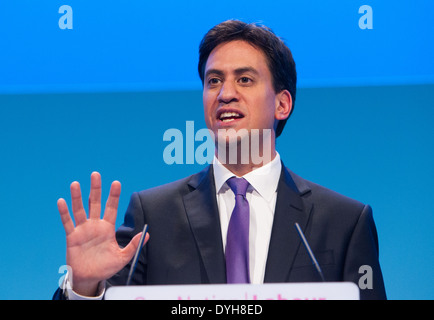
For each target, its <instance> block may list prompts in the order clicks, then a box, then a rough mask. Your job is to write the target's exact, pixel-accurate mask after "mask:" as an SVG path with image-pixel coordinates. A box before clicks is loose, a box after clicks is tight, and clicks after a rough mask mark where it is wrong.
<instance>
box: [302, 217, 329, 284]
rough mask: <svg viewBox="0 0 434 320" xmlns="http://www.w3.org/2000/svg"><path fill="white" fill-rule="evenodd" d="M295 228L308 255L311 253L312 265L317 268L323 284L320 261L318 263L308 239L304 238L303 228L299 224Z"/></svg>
mask: <svg viewBox="0 0 434 320" xmlns="http://www.w3.org/2000/svg"><path fill="white" fill-rule="evenodd" d="M295 228H296V229H297V232H298V235H299V236H300V238H301V241H302V242H303V244H304V247H305V248H306V250H307V253H309V256H310V259H311V260H312V263H313V265H314V266H315V269H316V271H318V274H319V275H320V277H321V280H322V281H323V282H325V279H324V274H323V273H322V270H321V267H320V266H319V264H318V261H316V259H315V256H314V254H313V252H312V250H311V249H310V246H309V243H308V242H307V240H306V237H305V236H304V234H303V231H301V228H300V226H299V225H298V223H297V222H296V223H295Z"/></svg>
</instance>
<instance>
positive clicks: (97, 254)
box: [57, 172, 149, 296]
mask: <svg viewBox="0 0 434 320" xmlns="http://www.w3.org/2000/svg"><path fill="white" fill-rule="evenodd" d="M120 193H121V184H120V183H119V181H114V182H113V183H112V185H111V188H110V194H109V196H108V199H107V202H106V206H105V210H104V216H103V218H102V219H101V217H100V215H101V175H100V174H99V173H98V172H93V173H92V175H91V187H90V195H89V217H87V216H86V211H85V210H84V208H83V201H82V197H81V190H80V184H79V183H78V182H73V183H72V184H71V204H72V212H73V216H74V220H75V226H74V222H73V221H72V219H71V215H70V214H69V210H68V206H67V204H66V202H65V200H64V199H59V200H58V201H57V207H58V209H59V212H60V217H61V219H62V223H63V227H64V228H65V232H66V263H67V264H68V265H69V266H70V267H71V269H72V275H73V284H72V288H73V290H74V291H75V292H77V293H79V294H82V295H87V296H92V295H95V294H96V288H97V286H98V283H99V282H100V281H103V280H106V279H108V278H110V277H111V276H113V275H114V274H115V273H117V272H118V271H119V270H121V269H122V268H123V267H124V266H125V265H127V264H128V262H129V261H130V260H131V259H132V258H133V256H134V253H135V250H136V249H137V246H138V243H139V240H140V236H141V233H139V234H137V235H136V236H135V237H134V238H133V239H132V240H131V241H130V243H129V244H128V245H127V246H126V247H125V248H120V247H119V245H118V243H117V241H116V237H115V223H116V215H117V209H118V203H119V196H120ZM148 239H149V234H146V238H145V241H144V243H146V242H147V241H148Z"/></svg>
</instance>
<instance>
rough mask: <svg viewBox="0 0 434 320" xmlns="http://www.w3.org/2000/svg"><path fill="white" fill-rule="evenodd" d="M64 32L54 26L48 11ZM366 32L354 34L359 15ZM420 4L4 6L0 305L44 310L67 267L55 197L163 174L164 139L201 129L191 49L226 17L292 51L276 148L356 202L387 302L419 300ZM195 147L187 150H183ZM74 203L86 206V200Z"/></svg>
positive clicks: (423, 199)
mask: <svg viewBox="0 0 434 320" xmlns="http://www.w3.org/2000/svg"><path fill="white" fill-rule="evenodd" d="M64 4H67V5H70V6H71V7H72V9H73V29H72V30H61V29H60V28H59V26H58V21H59V18H60V17H61V16H62V14H59V13H58V9H59V7H60V6H61V5H64ZM364 4H367V5H370V6H371V7H372V9H373V27H374V28H373V29H372V30H361V29H360V28H359V25H358V21H359V18H360V17H361V16H362V15H361V14H359V13H358V9H359V7H360V6H361V5H364ZM432 12H434V2H433V1H429V0H426V1H422V0H420V1H384V0H383V1H374V0H369V1H366V2H361V1H354V0H341V1H326V2H324V1H267V2H263V1H219V2H218V3H209V4H208V3H206V4H205V3H204V2H199V1H165V2H161V3H156V2H150V1H146V2H145V1H133V0H131V1H126V2H124V3H122V4H120V2H118V1H92V2H91V3H89V1H67V2H63V1H38V2H35V1H23V0H22V1H14V2H12V1H10V0H9V1H2V2H1V3H0V215H1V219H0V227H1V229H0V230H1V232H0V248H1V249H0V259H1V260H0V299H49V298H51V295H52V293H53V292H54V290H55V289H56V287H57V283H58V280H59V278H60V277H61V276H62V275H63V273H58V270H59V267H60V266H62V265H63V264H64V263H65V236H64V231H63V227H62V225H61V222H60V218H59V215H58V212H57V207H56V201H57V199H58V198H59V197H65V198H66V199H67V200H68V202H69V184H70V183H71V182H72V181H74V180H78V181H80V182H81V185H82V189H83V190H82V191H83V195H84V197H85V198H86V197H87V194H88V192H89V178H90V173H91V172H92V171H94V170H96V171H99V172H100V173H101V174H102V178H103V188H104V190H103V191H104V192H103V197H106V196H107V193H108V189H109V185H110V182H111V181H113V180H115V179H116V180H120V181H121V183H122V186H123V190H122V196H121V201H120V205H119V214H118V220H117V221H118V223H117V224H118V225H120V224H121V223H122V220H123V214H124V212H125V209H126V207H127V205H128V202H129V197H130V195H131V193H132V192H133V191H138V190H142V189H145V188H149V187H152V186H156V185H160V184H162V183H166V182H169V181H173V180H175V179H178V178H181V177H184V176H186V175H189V174H192V173H195V172H197V171H198V170H200V169H201V166H199V165H198V164H194V165H186V164H184V165H171V166H169V165H167V164H165V163H164V161H163V150H164V148H165V147H166V146H167V145H168V142H165V141H163V134H164V132H165V130H167V129H170V128H177V129H179V130H181V131H182V132H183V133H185V124H186V121H194V124H195V130H196V131H197V130H199V129H201V128H205V124H204V121H203V112H202V108H203V107H202V93H201V83H200V80H199V78H198V76H197V58H198V53H197V52H198V44H199V42H200V40H201V38H202V36H203V35H204V34H205V33H206V31H208V29H209V28H211V27H212V26H214V25H215V24H217V23H219V22H221V21H223V20H226V19H230V18H237V19H241V20H244V21H247V22H258V21H260V22H263V23H264V24H265V25H267V26H269V27H271V28H272V29H273V30H274V31H275V32H276V34H278V35H279V36H281V37H282V38H283V39H284V40H285V41H286V43H287V44H288V45H289V47H290V48H291V50H292V52H293V55H294V58H295V61H296V63H297V71H298V75H299V85H298V94H297V102H296V106H295V111H294V113H293V115H292V117H291V119H290V120H289V121H288V123H287V126H286V128H285V131H284V133H283V135H282V136H281V137H280V138H279V139H278V141H277V148H278V151H279V152H280V154H281V156H282V158H283V160H284V162H285V164H286V166H288V167H290V168H291V169H292V170H293V171H295V172H296V173H298V174H300V175H301V176H303V177H305V178H307V179H310V180H312V181H314V182H317V183H320V184H322V185H324V186H327V187H329V188H331V189H334V190H336V191H338V192H341V193H343V194H345V195H348V196H350V197H353V198H356V199H358V200H360V201H363V202H365V203H369V204H370V205H371V206H372V207H373V209H374V218H375V220H376V224H377V229H378V232H379V240H380V262H381V265H382V268H383V274H384V278H385V283H386V289H387V292H388V296H389V298H391V299H433V298H434V292H433V291H434V290H433V289H432V288H433V285H434V276H433V273H432V266H433V265H434V255H433V232H432V230H433V227H434V223H433V214H434V204H433V201H432V199H433V195H434V188H433V187H432V181H433V179H434V169H433V160H434V151H433V141H434V140H433V138H434V127H433V125H432V120H433V119H434V111H433V107H434V95H433V93H434V63H433V62H432V57H433V56H434V47H433V43H434V39H433V38H434V26H433V24H432V18H433V17H432V16H433V14H432ZM198 144H200V143H196V147H197V146H198ZM85 202H86V200H85Z"/></svg>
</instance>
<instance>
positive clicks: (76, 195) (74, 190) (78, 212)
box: [71, 181, 87, 226]
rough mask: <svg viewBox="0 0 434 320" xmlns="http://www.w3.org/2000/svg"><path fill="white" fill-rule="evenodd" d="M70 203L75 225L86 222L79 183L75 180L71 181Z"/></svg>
mask: <svg viewBox="0 0 434 320" xmlns="http://www.w3.org/2000/svg"><path fill="white" fill-rule="evenodd" d="M71 204H72V214H73V215H74V219H75V223H76V225H77V226H78V225H79V224H81V223H84V222H86V219H87V218H86V211H84V208H83V201H82V199H81V190H80V184H79V183H78V182H77V181H74V182H73V183H71Z"/></svg>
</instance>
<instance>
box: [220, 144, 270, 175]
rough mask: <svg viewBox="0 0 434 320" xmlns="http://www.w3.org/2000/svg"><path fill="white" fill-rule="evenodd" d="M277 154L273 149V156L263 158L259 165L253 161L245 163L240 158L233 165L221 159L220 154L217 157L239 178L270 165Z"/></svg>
mask: <svg viewBox="0 0 434 320" xmlns="http://www.w3.org/2000/svg"><path fill="white" fill-rule="evenodd" d="M276 154H277V153H276V150H275V149H273V150H272V153H271V155H270V156H269V157H263V158H262V159H263V160H264V161H261V162H260V163H258V164H256V163H253V162H252V161H251V159H250V161H249V162H248V163H243V162H242V161H241V159H240V157H238V158H237V161H236V162H235V163H231V161H226V159H219V157H218V152H216V154H215V156H216V158H217V159H218V160H219V161H220V163H221V164H222V165H223V166H224V167H225V168H226V169H228V170H229V171H231V172H232V173H233V174H235V175H236V176H237V177H242V176H244V175H245V174H247V173H249V172H251V171H253V170H255V169H258V168H260V167H262V166H264V165H266V164H267V163H270V162H271V161H273V160H274V158H275V157H276Z"/></svg>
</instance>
